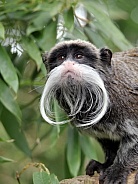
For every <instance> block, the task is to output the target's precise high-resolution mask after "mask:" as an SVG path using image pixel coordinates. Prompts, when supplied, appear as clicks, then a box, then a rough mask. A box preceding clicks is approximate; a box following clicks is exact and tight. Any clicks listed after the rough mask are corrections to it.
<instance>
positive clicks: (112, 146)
mask: <svg viewBox="0 0 138 184" xmlns="http://www.w3.org/2000/svg"><path fill="white" fill-rule="evenodd" d="M98 141H99V143H100V144H101V146H102V148H103V150H104V153H105V162H104V163H100V162H98V161H95V160H91V161H90V162H89V164H88V165H87V167H86V174H87V175H89V176H92V175H94V172H95V171H97V172H98V173H103V172H104V171H105V170H106V169H107V168H108V167H109V166H111V165H112V164H113V161H114V159H115V157H116V154H117V150H118V147H119V141H112V140H109V139H98Z"/></svg>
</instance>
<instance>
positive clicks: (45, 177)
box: [33, 171, 59, 184]
mask: <svg viewBox="0 0 138 184" xmlns="http://www.w3.org/2000/svg"><path fill="white" fill-rule="evenodd" d="M33 184H59V181H58V179H57V176H55V175H54V174H48V173H46V172H44V171H42V172H35V173H34V174H33Z"/></svg>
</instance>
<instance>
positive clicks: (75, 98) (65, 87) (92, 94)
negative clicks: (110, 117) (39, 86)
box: [40, 64, 109, 127]
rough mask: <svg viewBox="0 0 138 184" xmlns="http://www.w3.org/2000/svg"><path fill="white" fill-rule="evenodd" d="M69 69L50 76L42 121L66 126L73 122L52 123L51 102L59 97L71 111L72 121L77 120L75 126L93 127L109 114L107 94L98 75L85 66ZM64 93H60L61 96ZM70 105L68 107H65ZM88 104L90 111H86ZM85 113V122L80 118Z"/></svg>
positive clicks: (54, 70)
mask: <svg viewBox="0 0 138 184" xmlns="http://www.w3.org/2000/svg"><path fill="white" fill-rule="evenodd" d="M73 67H74V68H75V69H72V70H69V69H67V68H66V69H65V67H64V65H63V64H62V65H60V66H58V67H55V68H54V69H53V70H51V72H50V73H49V77H48V80H47V82H46V85H45V87H44V91H43V93H42V97H41V101H40V112H41V114H42V117H43V118H44V119H45V120H46V121H47V122H48V123H50V124H65V123H68V122H70V120H65V121H61V122H55V121H54V120H53V119H52V116H53V112H52V110H51V102H52V100H53V99H54V98H56V97H57V100H58V102H59V104H60V106H61V107H63V109H64V110H65V111H66V106H67V109H69V111H67V114H68V116H69V117H71V119H72V118H76V117H77V120H78V121H77V122H76V123H75V126H77V127H83V126H91V125H94V124H95V123H97V122H98V121H99V120H100V119H101V118H102V117H103V116H104V114H105V113H106V111H107V108H108V103H109V98H108V94H107V91H106V89H105V86H104V83H103V80H102V79H101V77H100V75H99V74H98V72H97V71H96V70H95V69H93V68H92V67H89V66H87V65H84V64H81V65H79V64H77V65H74V66H73ZM59 91H60V92H59ZM65 104H66V105H65ZM86 104H87V108H86V109H84V107H85V106H86ZM82 113H85V115H86V114H87V116H84V118H82V117H81V115H80V114H82Z"/></svg>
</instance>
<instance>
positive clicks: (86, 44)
mask: <svg viewBox="0 0 138 184" xmlns="http://www.w3.org/2000/svg"><path fill="white" fill-rule="evenodd" d="M72 44H77V45H78V46H79V45H80V46H84V47H88V48H89V49H90V50H94V51H95V52H96V53H99V49H97V48H96V46H95V45H93V44H92V43H90V42H88V41H84V40H80V39H78V40H69V41H62V42H60V43H58V44H56V45H55V46H54V47H53V48H52V49H51V50H50V53H51V52H52V51H53V50H55V49H58V48H60V47H62V46H64V45H72Z"/></svg>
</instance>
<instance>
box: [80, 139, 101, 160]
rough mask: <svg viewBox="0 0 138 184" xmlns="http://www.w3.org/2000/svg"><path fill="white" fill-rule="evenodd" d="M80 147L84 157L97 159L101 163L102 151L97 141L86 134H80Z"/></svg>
mask: <svg viewBox="0 0 138 184" xmlns="http://www.w3.org/2000/svg"><path fill="white" fill-rule="evenodd" d="M80 145H81V149H82V151H83V153H84V155H85V156H86V157H88V158H89V159H93V160H97V161H99V162H101V163H103V162H104V153H103V150H102V148H101V146H100V145H99V144H98V142H97V141H96V140H95V139H93V138H91V139H90V138H89V137H86V136H83V135H81V136H80Z"/></svg>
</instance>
